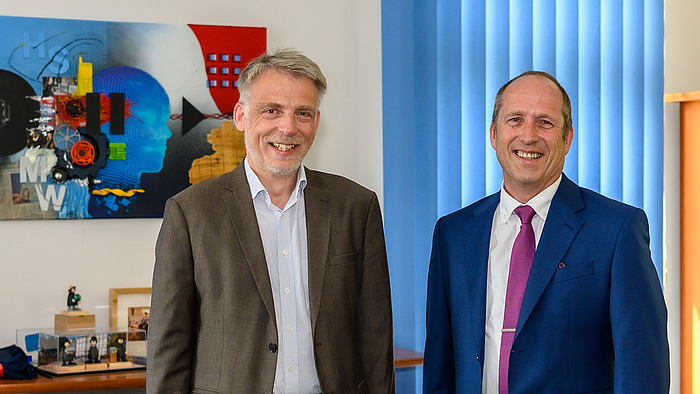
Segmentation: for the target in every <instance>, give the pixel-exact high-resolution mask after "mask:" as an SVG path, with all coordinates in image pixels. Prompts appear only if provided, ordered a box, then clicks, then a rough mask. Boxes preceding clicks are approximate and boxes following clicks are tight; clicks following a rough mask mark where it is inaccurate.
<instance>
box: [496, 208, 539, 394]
mask: <svg viewBox="0 0 700 394" xmlns="http://www.w3.org/2000/svg"><path fill="white" fill-rule="evenodd" d="M515 214H516V215H518V217H519V218H520V223H521V224H520V232H519V233H518V236H517V237H515V243H513V252H512V253H511V255H510V270H509V272H508V287H507V289H506V306H505V311H504V312H503V329H502V330H501V356H500V360H499V364H498V394H508V363H509V361H510V352H511V347H512V346H513V338H514V337H515V328H516V327H517V326H518V316H519V315H520V306H521V305H522V303H523V294H525V286H526V285H527V278H528V276H530V267H532V259H533V258H534V257H535V231H534V230H533V229H532V223H531V222H532V217H533V216H535V210H534V209H532V207H531V206H529V205H521V206H519V207H517V208H515Z"/></svg>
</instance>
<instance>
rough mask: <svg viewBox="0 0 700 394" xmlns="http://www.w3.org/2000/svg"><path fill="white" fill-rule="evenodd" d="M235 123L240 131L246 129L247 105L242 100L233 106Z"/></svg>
mask: <svg viewBox="0 0 700 394" xmlns="http://www.w3.org/2000/svg"><path fill="white" fill-rule="evenodd" d="M233 123H235V124H236V129H238V131H245V130H244V128H245V106H244V105H243V103H241V102H240V101H239V102H237V103H236V106H235V107H233Z"/></svg>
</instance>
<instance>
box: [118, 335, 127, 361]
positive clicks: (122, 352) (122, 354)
mask: <svg viewBox="0 0 700 394" xmlns="http://www.w3.org/2000/svg"><path fill="white" fill-rule="evenodd" d="M116 347H117V362H123V361H127V360H126V346H125V345H124V338H122V337H118V338H117V346H116Z"/></svg>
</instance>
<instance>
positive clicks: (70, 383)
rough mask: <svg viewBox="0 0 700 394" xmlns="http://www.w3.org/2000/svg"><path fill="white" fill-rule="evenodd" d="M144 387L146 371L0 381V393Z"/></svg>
mask: <svg viewBox="0 0 700 394" xmlns="http://www.w3.org/2000/svg"><path fill="white" fill-rule="evenodd" d="M136 387H146V370H139V371H120V372H104V373H92V374H84V375H70V376H56V377H54V378H53V379H51V378H47V377H45V376H41V375H39V376H37V377H36V378H34V379H32V380H4V379H3V380H0V393H46V392H52V391H83V390H107V389H129V388H136Z"/></svg>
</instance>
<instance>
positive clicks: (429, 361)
mask: <svg viewBox="0 0 700 394" xmlns="http://www.w3.org/2000/svg"><path fill="white" fill-rule="evenodd" d="M441 223H442V219H440V220H438V222H437V224H436V225H435V232H434V233H433V249H432V252H431V254H430V268H429V272H428V301H427V308H426V339H425V352H424V361H423V392H424V393H426V394H428V393H431V394H437V393H440V394H451V393H454V392H455V372H454V371H455V360H454V350H453V346H452V321H451V319H450V308H449V304H448V299H449V298H448V294H449V291H448V288H449V282H448V280H449V276H448V275H447V273H446V270H445V269H444V267H443V264H444V263H445V262H443V260H442V258H441V254H440V224H441Z"/></svg>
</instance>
